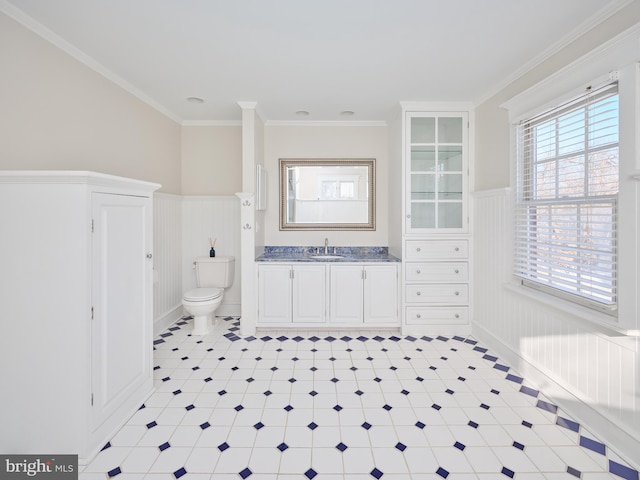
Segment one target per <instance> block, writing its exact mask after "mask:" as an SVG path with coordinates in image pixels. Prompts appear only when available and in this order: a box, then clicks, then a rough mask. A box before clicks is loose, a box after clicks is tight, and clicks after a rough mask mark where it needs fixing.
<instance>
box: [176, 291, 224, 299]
mask: <svg viewBox="0 0 640 480" xmlns="http://www.w3.org/2000/svg"><path fill="white" fill-rule="evenodd" d="M223 292H224V289H222V288H194V289H193V290H189V291H188V292H186V293H185V294H184V297H183V299H184V300H186V301H187V302H209V301H211V300H215V299H216V298H219V297H220V296H221V295H222V293H223Z"/></svg>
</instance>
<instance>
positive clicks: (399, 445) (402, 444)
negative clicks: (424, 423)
mask: <svg viewBox="0 0 640 480" xmlns="http://www.w3.org/2000/svg"><path fill="white" fill-rule="evenodd" d="M396 449H397V450H400V451H401V452H404V451H405V450H406V449H407V446H406V445H405V444H404V443H400V442H398V443H396Z"/></svg>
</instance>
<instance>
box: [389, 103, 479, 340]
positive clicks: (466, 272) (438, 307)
mask: <svg viewBox="0 0 640 480" xmlns="http://www.w3.org/2000/svg"><path fill="white" fill-rule="evenodd" d="M403 115H404V117H403V120H402V121H403V129H402V131H403V158H404V161H403V172H404V174H403V175H404V180H403V196H404V205H403V218H404V228H403V238H402V245H403V252H402V259H403V271H404V274H403V277H404V278H403V299H402V300H403V305H404V322H403V330H404V331H405V332H415V333H422V332H424V333H434V334H438V333H444V334H458V333H460V334H463V333H468V332H469V304H470V298H469V284H468V282H469V278H470V269H471V267H470V265H471V261H470V251H469V245H470V236H469V230H470V226H469V225H470V219H469V210H470V209H469V202H468V197H469V194H468V192H469V169H470V167H469V164H470V161H469V152H470V151H471V148H470V145H469V138H470V133H469V132H470V130H471V123H472V119H471V118H470V114H469V111H468V110H467V109H466V108H461V109H451V110H444V109H443V110H439V109H438V110H431V109H429V106H428V105H424V106H423V108H420V107H419V106H416V105H412V106H408V107H407V106H405V107H404V110H403Z"/></svg>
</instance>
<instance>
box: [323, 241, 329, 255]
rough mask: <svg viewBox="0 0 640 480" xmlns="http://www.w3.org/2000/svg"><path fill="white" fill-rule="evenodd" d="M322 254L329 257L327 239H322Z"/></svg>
mask: <svg viewBox="0 0 640 480" xmlns="http://www.w3.org/2000/svg"><path fill="white" fill-rule="evenodd" d="M324 254H325V255H329V239H328V238H325V239H324Z"/></svg>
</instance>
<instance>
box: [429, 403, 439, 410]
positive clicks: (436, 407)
mask: <svg viewBox="0 0 640 480" xmlns="http://www.w3.org/2000/svg"><path fill="white" fill-rule="evenodd" d="M431 408H433V409H434V410H440V409H441V408H442V407H441V406H440V405H438V404H437V403H434V404H433V405H431Z"/></svg>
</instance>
